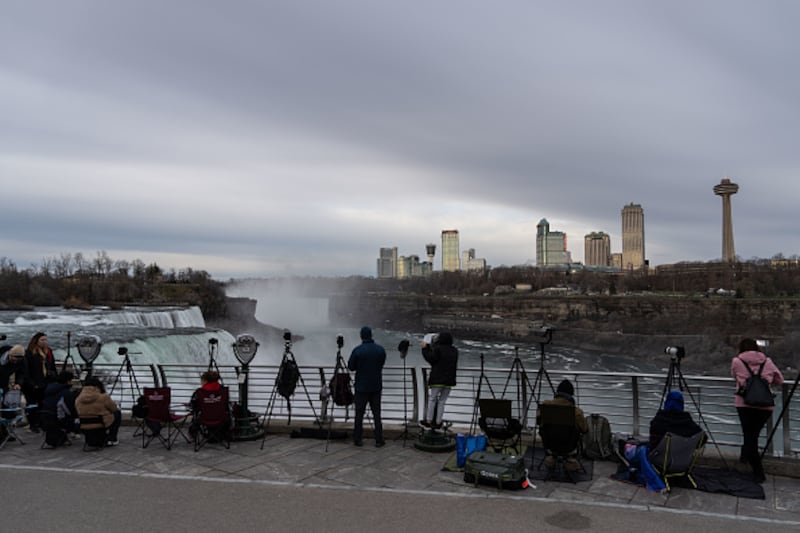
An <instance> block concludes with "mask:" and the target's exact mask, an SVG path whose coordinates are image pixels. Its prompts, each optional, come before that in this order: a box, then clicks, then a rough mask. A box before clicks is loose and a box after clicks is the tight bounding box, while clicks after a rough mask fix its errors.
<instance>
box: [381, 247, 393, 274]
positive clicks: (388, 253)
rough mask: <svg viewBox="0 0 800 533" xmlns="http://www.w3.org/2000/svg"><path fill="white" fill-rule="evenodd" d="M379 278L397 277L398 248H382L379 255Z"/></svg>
mask: <svg viewBox="0 0 800 533" xmlns="http://www.w3.org/2000/svg"><path fill="white" fill-rule="evenodd" d="M378 277H379V278H396V277H397V246H395V247H394V248H381V250H380V255H378Z"/></svg>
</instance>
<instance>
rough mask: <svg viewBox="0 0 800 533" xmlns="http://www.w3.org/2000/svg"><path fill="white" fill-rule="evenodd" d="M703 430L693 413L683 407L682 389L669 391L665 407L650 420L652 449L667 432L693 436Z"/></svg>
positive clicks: (650, 444) (650, 443)
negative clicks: (693, 417) (694, 418)
mask: <svg viewBox="0 0 800 533" xmlns="http://www.w3.org/2000/svg"><path fill="white" fill-rule="evenodd" d="M700 431H703V430H702V429H701V428H700V426H698V425H697V424H696V423H695V421H694V420H692V415H691V414H689V413H687V412H686V411H684V409H683V394H681V392H680V391H676V390H673V391H669V394H667V397H666V399H665V400H664V407H663V409H659V410H658V412H657V413H656V416H654V417H653V419H652V420H651V421H650V439H649V446H650V449H651V450H652V449H654V448H656V447H657V446H658V443H659V442H661V439H662V438H664V435H666V434H667V433H672V434H674V435H679V436H681V437H691V436H692V435H696V434H697V433H699V432H700Z"/></svg>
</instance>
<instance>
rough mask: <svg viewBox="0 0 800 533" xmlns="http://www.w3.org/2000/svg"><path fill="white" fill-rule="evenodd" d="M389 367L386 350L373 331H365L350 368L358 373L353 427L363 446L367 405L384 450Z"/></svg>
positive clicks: (357, 439) (355, 385) (354, 441)
mask: <svg viewBox="0 0 800 533" xmlns="http://www.w3.org/2000/svg"><path fill="white" fill-rule="evenodd" d="M385 363H386V350H384V349H383V346H381V345H380V344H378V343H376V342H375V341H374V340H373V339H372V329H370V328H369V327H368V326H364V327H363V328H361V344H359V345H358V346H356V347H355V348H353V351H352V353H351V354H350V359H349V360H348V361H347V368H349V369H350V370H353V371H354V372H355V373H356V379H355V384H354V389H355V395H354V401H355V404H356V417H355V422H354V426H353V443H354V444H355V445H356V446H363V445H364V441H363V434H364V413H366V411H367V404H369V408H370V410H371V411H372V418H373V421H374V423H375V446H377V447H378V448H380V447H381V446H383V445H384V444H386V442H385V441H384V440H383V424H382V423H381V391H382V390H383V365H384V364H385Z"/></svg>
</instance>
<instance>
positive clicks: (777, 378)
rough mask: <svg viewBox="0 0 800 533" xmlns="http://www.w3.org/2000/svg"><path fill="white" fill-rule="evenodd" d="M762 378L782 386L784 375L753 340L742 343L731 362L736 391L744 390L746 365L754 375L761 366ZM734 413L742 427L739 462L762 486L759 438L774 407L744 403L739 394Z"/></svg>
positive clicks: (762, 470) (748, 375)
mask: <svg viewBox="0 0 800 533" xmlns="http://www.w3.org/2000/svg"><path fill="white" fill-rule="evenodd" d="M762 364H763V365H764V367H763V369H762V370H761V377H763V378H764V379H765V380H767V382H768V383H769V384H770V385H780V384H782V383H783V374H781V371H780V370H778V367H777V366H775V363H773V362H772V359H770V358H769V357H767V356H766V355H764V354H763V353H761V351H760V350H759V349H758V344H757V343H756V341H754V340H753V339H742V342H740V343H739V355H737V356H736V357H734V358H733V361H731V375H732V376H733V378H734V379H735V380H736V391H737V392H738V391H739V390H741V389H742V388H743V387H744V384H745V381H746V380H747V378H749V377H750V372H749V371H748V370H747V367H746V366H745V365H747V366H748V367H750V370H752V371H753V374H757V373H758V369H759V368H760V367H761V365H762ZM735 401H736V411H737V412H738V413H739V422H740V423H741V425H742V439H743V441H744V443H743V444H742V453H741V456H740V460H741V461H742V462H745V461H746V462H748V463H750V466H751V467H752V468H753V479H754V480H755V481H756V483H763V482H764V481H765V480H766V476H765V475H764V467H763V466H762V465H761V455H760V454H759V452H758V436H759V434H761V430H762V429H763V428H764V424H766V423H767V420H769V418H770V417H771V416H772V411H773V409H775V407H774V406H770V407H754V406H751V405H747V404H745V403H744V398H742V397H741V396H740V395H739V394H736V396H735Z"/></svg>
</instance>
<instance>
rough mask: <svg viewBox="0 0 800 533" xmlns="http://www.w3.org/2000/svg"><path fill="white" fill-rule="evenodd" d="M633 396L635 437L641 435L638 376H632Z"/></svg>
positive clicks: (633, 431)
mask: <svg viewBox="0 0 800 533" xmlns="http://www.w3.org/2000/svg"><path fill="white" fill-rule="evenodd" d="M631 396H632V397H633V398H632V400H633V403H632V409H633V413H632V415H633V429H632V432H631V433H632V434H633V435H639V434H640V433H639V378H638V376H631Z"/></svg>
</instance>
